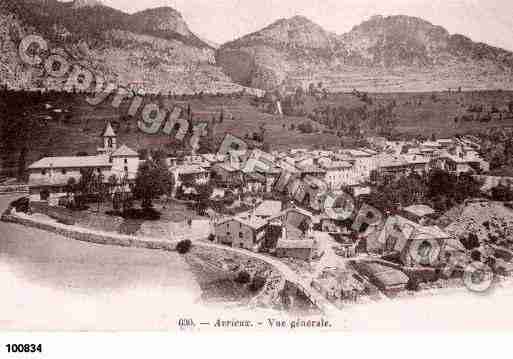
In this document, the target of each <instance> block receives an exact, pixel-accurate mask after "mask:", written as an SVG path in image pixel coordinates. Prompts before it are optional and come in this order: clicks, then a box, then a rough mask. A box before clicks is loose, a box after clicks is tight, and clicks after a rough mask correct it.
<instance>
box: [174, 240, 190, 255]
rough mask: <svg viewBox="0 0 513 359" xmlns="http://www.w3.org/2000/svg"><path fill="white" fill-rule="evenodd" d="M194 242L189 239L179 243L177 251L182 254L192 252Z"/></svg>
mask: <svg viewBox="0 0 513 359" xmlns="http://www.w3.org/2000/svg"><path fill="white" fill-rule="evenodd" d="M191 247H192V242H191V241H190V240H189V239H186V240H183V241H180V242H178V244H177V245H176V251H177V252H178V253H180V254H186V253H188V252H189V251H190V250H191Z"/></svg>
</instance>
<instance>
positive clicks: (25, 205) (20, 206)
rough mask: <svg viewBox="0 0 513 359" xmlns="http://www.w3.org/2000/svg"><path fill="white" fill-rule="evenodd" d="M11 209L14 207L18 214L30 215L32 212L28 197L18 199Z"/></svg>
mask: <svg viewBox="0 0 513 359" xmlns="http://www.w3.org/2000/svg"><path fill="white" fill-rule="evenodd" d="M11 207H13V208H14V209H15V210H16V212H23V213H28V212H29V210H30V204H29V199H28V197H22V198H19V199H17V200H16V201H13V202H11Z"/></svg>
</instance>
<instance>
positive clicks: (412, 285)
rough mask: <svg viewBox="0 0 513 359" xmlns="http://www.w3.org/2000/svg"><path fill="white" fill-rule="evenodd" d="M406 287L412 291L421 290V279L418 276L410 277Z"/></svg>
mask: <svg viewBox="0 0 513 359" xmlns="http://www.w3.org/2000/svg"><path fill="white" fill-rule="evenodd" d="M406 289H407V290H411V291H414V292H416V291H418V290H419V281H418V279H416V278H410V280H409V281H408V283H407V284H406Z"/></svg>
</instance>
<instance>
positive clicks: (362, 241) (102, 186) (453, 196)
mask: <svg viewBox="0 0 513 359" xmlns="http://www.w3.org/2000/svg"><path fill="white" fill-rule="evenodd" d="M98 135H99V137H100V141H101V146H99V148H98V149H97V154H95V155H82V156H70V157H45V158H42V159H40V160H38V161H36V162H34V163H32V164H31V165H30V166H28V189H29V195H28V197H24V198H22V199H21V200H18V201H16V202H15V203H13V204H12V207H13V208H14V209H15V210H16V211H20V212H26V213H29V214H30V215H31V216H37V217H50V218H53V219H54V220H56V221H58V222H59V223H61V224H65V225H69V226H79V227H90V228H92V229H95V230H102V231H105V232H118V233H122V234H128V235H132V236H136V237H137V236H146V237H157V238H164V239H167V240H181V241H182V243H185V244H184V246H185V247H186V249H185V251H186V250H187V248H189V247H190V246H191V245H192V246H194V243H195V242H197V241H201V242H208V243H214V244H218V245H222V246H226V247H230V248H237V249H239V250H244V251H247V253H255V254H258V255H263V256H266V258H269V260H272V261H279V262H280V263H282V264H285V265H286V266H287V267H288V268H289V269H290V270H292V271H293V272H295V273H296V274H297V276H298V277H299V278H301V280H304V282H305V283H309V284H310V286H311V289H312V290H314V291H316V293H318V294H320V296H322V297H323V298H324V299H326V300H327V301H329V302H330V303H332V304H333V305H334V306H336V307H342V306H345V305H352V304H355V303H362V302H367V301H372V300H379V299H380V298H386V297H396V296H403V295H409V294H413V293H415V292H419V291H429V290H435V289H436V288H446V287H453V286H462V285H463V284H465V285H466V286H467V285H469V286H470V289H471V290H472V288H474V287H477V286H479V285H480V284H482V282H483V281H487V280H488V281H490V283H491V281H493V282H500V281H501V280H503V279H504V278H506V277H508V276H509V275H510V274H511V272H512V271H513V246H512V243H511V239H512V238H513V210H512V209H511V200H512V199H513V198H511V194H512V193H513V192H512V190H513V181H512V180H511V178H506V177H505V178H498V177H495V176H489V175H487V174H488V173H489V170H490V165H489V163H488V162H487V161H486V160H484V159H483V157H482V156H481V154H480V153H481V152H480V150H481V141H480V139H479V138H477V137H474V136H459V137H454V138H445V139H431V140H428V141H415V140H412V141H389V140H387V139H386V138H384V137H373V138H368V139H367V144H368V146H366V147H359V148H342V147H340V148H333V149H324V150H310V149H299V148H296V149H290V150H288V151H280V152H279V151H272V152H270V153H267V154H266V155H267V156H268V157H267V158H272V161H271V163H272V164H271V165H269V166H264V167H262V166H255V167H254V168H253V169H252V170H251V171H247V168H246V167H245V162H244V160H243V158H244V156H241V154H240V151H239V152H238V151H228V152H227V153H205V154H194V153H193V154H188V155H184V156H181V157H169V156H166V155H165V154H163V153H161V152H158V151H154V152H152V153H144V154H142V155H141V152H140V151H138V149H131V148H129V147H128V146H126V145H124V144H123V143H122V141H121V140H120V138H118V135H117V134H116V131H115V130H114V129H113V127H112V125H111V124H110V122H107V123H106V124H105V129H104V131H103V132H102V133H101V134H98ZM283 173H287V174H289V175H290V174H292V177H293V178H294V180H293V181H288V182H287V183H286V185H285V186H283V183H282V185H281V186H278V183H280V181H281V180H280V177H283ZM301 183H322V184H323V186H324V187H325V188H324V189H325V191H326V192H327V193H329V194H331V196H332V197H333V198H342V199H344V200H343V201H339V202H340V203H336V204H335V203H332V204H331V205H330V206H327V207H322V206H321V207H318V206H312V202H313V201H312V198H310V196H309V194H310V193H306V192H305V190H304V188H302V186H301ZM321 197H322V196H321ZM322 198H323V199H324V198H325V197H322ZM348 199H350V201H349V202H351V203H352V208H349V210H348V207H347V204H348ZM337 201H338V200H337V199H335V202H337ZM139 205H140V208H138V207H139ZM373 213H375V214H373ZM362 216H363V221H362ZM373 216H375V217H381V221H380V222H379V223H378V222H376V221H365V219H367V220H368V219H369V218H373ZM389 223H393V226H392V227H390V226H389V225H388V224H389ZM390 228H393V229H392V230H391V229H390ZM218 260H219V261H220V262H223V258H219V259H218ZM225 262H226V261H225ZM476 262H478V263H482V264H483V265H484V266H486V267H483V268H485V269H484V270H482V271H480V272H479V273H478V274H479V275H478V276H477V279H475V278H474V277H472V278H471V280H470V282H469V279H468V278H467V277H468V276H467V274H468V273H467V271H468V270H467V269H468V266H469V265H471V264H472V263H476ZM224 264H226V263H224ZM487 271H488V272H487ZM490 271H491V272H490ZM492 272H493V273H492ZM470 274H471V275H475V273H470ZM491 274H493V279H490V278H489V276H488V275H491ZM247 277H249V276H248V273H244V271H241V272H239V273H238V275H237V280H238V281H239V282H240V283H242V284H244V283H247V282H249V278H247ZM473 281H475V285H474V284H472V283H474V282H473ZM469 283H470V284H469ZM263 286H264V283H262V284H261V285H260V287H263ZM479 288H480V287H479ZM485 289H486V288H485Z"/></svg>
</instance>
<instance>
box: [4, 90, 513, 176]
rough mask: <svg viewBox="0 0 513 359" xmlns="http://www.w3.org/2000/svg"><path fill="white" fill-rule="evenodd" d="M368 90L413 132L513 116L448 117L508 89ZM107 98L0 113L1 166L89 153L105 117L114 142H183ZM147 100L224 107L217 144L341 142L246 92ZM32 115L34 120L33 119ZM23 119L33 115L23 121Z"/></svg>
mask: <svg viewBox="0 0 513 359" xmlns="http://www.w3.org/2000/svg"><path fill="white" fill-rule="evenodd" d="M369 96H370V98H371V99H372V101H373V103H374V105H375V106H376V105H378V104H386V103H390V102H391V101H395V103H396V107H395V109H394V113H395V114H396V116H397V125H396V131H397V132H398V133H403V134H408V135H412V136H414V135H419V134H420V135H424V136H431V135H433V134H435V135H437V136H443V137H446V136H451V135H454V134H460V133H468V132H473V131H482V130H486V129H488V128H492V127H512V126H513V118H509V117H507V116H505V117H504V119H503V120H501V121H499V120H491V121H489V122H480V121H470V122H468V121H458V122H457V123H456V122H455V121H454V119H455V117H458V116H462V115H464V114H465V113H467V109H468V107H469V106H475V105H483V107H484V109H485V110H484V111H485V112H486V111H489V110H488V109H490V108H492V106H493V107H497V108H499V109H501V110H502V109H507V104H508V103H509V102H510V101H513V92H506V91H483V92H462V93H457V92H452V93H448V92H438V93H395V94H394V93H387V94H369ZM112 97H113V96H111V97H110V98H108V99H107V100H106V101H105V102H104V103H102V104H100V105H98V106H92V105H90V104H88V103H87V102H86V101H85V98H84V96H83V95H71V94H68V95H55V96H54V98H51V99H49V100H45V101H44V103H41V104H40V105H41V106H40V107H42V106H45V107H44V110H40V109H39V110H37V111H36V110H30V109H27V110H25V111H24V113H23V112H21V111H20V115H19V116H16V117H15V118H14V119H12V118H8V117H7V116H6V117H2V118H1V119H0V122H1V123H2V129H4V127H5V126H4V125H5V123H6V121H10V122H11V126H18V123H19V126H18V127H16V131H17V132H16V136H17V137H19V138H20V139H19V140H16V141H12V138H10V137H12V136H11V134H9V133H7V132H6V131H5V130H3V131H2V133H1V139H2V141H1V142H0V143H1V145H0V146H1V147H0V154H1V155H2V160H3V161H2V169H3V170H4V171H5V170H8V169H9V168H15V167H16V166H17V163H18V159H19V157H20V154H21V151H22V149H23V148H25V150H26V153H25V163H26V165H28V164H30V163H32V162H33V161H36V160H38V159H39V158H41V157H43V156H49V155H54V156H57V155H76V154H77V153H78V152H86V153H88V154H95V153H96V151H97V148H98V147H100V146H101V145H102V143H101V142H100V141H101V139H100V135H101V133H102V130H103V129H104V126H105V124H106V122H107V121H112V123H113V125H114V127H115V129H117V134H118V144H127V145H128V146H130V147H132V148H134V149H136V150H141V149H155V148H159V147H160V148H162V149H164V150H165V151H166V152H167V153H172V152H173V151H175V150H177V149H178V150H179V149H182V146H183V142H181V141H177V140H175V139H173V138H170V136H169V135H165V134H163V133H161V132H160V133H158V134H154V135H149V134H146V133H144V132H142V131H140V130H139V129H138V128H137V120H138V119H139V118H140V112H139V113H138V114H137V115H136V116H135V117H133V118H132V119H130V120H128V121H127V120H126V114H127V113H128V108H129V106H130V104H131V101H130V100H129V99H126V100H124V101H122V102H121V105H120V106H119V108H115V107H113V106H112V100H113V98H112ZM0 101H3V102H4V103H3V106H7V107H9V106H10V104H9V103H5V99H0ZM151 101H155V102H157V103H159V102H160V108H171V107H172V106H173V105H182V106H183V107H186V106H187V104H190V106H191V111H192V113H193V121H195V122H196V121H206V122H209V123H210V125H212V122H211V121H212V118H213V117H214V116H215V117H216V118H219V115H220V113H221V111H223V112H224V114H225V116H224V121H223V122H222V123H216V124H215V126H213V135H214V137H215V143H216V145H218V144H219V143H220V142H221V140H222V139H223V138H224V136H225V135H226V134H227V133H231V134H233V135H235V136H238V137H241V138H242V137H244V136H245V135H248V134H249V135H250V136H251V135H252V134H253V133H254V132H258V131H259V129H260V128H261V127H263V128H265V130H266V132H265V142H266V143H267V144H268V145H269V147H270V148H271V149H277V150H283V149H288V148H294V147H296V148H315V147H322V146H338V145H340V143H341V139H340V138H339V137H337V136H336V135H335V134H334V133H333V131H325V127H324V126H323V125H320V124H314V127H315V128H316V131H315V132H314V133H311V134H303V133H300V132H299V131H298V130H297V129H296V130H292V129H291V125H294V126H295V127H297V125H298V124H299V123H301V122H304V121H308V120H306V118H305V117H304V116H303V117H292V116H278V115H272V114H268V113H265V112H264V111H262V110H261V109H260V108H258V107H256V106H254V105H253V104H252V99H251V98H250V97H247V96H245V97H241V98H231V97H226V96H225V97H215V96H204V97H203V98H201V99H199V98H195V99H189V100H187V101H176V100H171V99H169V98H164V99H160V100H151V99H145V101H144V103H143V104H146V103H150V102H151ZM326 105H330V106H344V107H346V108H351V107H362V106H363V105H365V103H363V102H362V101H360V100H359V99H358V98H357V97H356V96H354V95H352V94H349V93H347V94H346V93H344V94H334V95H330V96H329V97H328V99H322V100H317V99H315V98H313V97H310V96H308V97H306V101H305V107H306V109H307V111H308V110H312V109H314V108H316V107H319V106H326ZM42 115H45V116H42ZM34 117H37V118H41V119H38V120H37V122H34V120H33V118H34ZM43 117H45V118H43ZM30 118H32V120H31V121H32V122H30V121H29V119H30ZM13 121H14V122H13ZM27 123H29V124H30V125H27ZM372 134H373V133H365V134H364V135H372ZM9 140H11V141H9ZM8 142H11V145H10V146H8V145H7V143H8ZM344 143H348V141H347V139H344ZM349 143H350V142H349ZM214 148H215V146H214Z"/></svg>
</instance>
